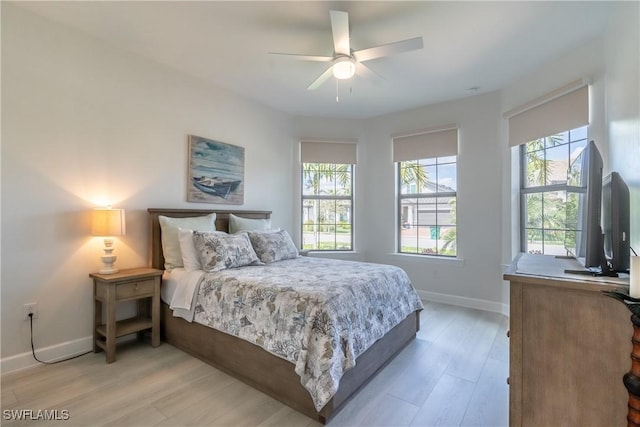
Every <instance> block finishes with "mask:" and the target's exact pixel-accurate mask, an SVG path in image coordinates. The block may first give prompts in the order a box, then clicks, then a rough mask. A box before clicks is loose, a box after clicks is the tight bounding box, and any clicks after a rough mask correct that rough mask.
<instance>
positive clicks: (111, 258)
mask: <svg viewBox="0 0 640 427" xmlns="http://www.w3.org/2000/svg"><path fill="white" fill-rule="evenodd" d="M105 252H106V250H105ZM100 259H101V260H102V263H103V264H104V267H103V268H102V269H101V270H99V271H98V273H100V274H113V273H117V272H118V271H120V270H118V269H117V268H116V267H114V265H113V264H114V263H115V262H116V259H118V257H117V256H115V255H103V256H101V257H100Z"/></svg>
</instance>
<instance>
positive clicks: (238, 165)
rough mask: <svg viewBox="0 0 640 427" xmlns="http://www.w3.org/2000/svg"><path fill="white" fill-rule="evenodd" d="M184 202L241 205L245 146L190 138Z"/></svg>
mask: <svg viewBox="0 0 640 427" xmlns="http://www.w3.org/2000/svg"><path fill="white" fill-rule="evenodd" d="M188 156H189V167H188V169H189V170H188V177H187V202H193V203H214V204H226V205H242V204H244V147H240V146H237V145H231V144H226V143H224V142H220V141H216V140H213V139H207V138H203V137H201V136H195V135H189V154H188Z"/></svg>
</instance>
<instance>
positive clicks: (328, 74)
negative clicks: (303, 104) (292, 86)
mask: <svg viewBox="0 0 640 427" xmlns="http://www.w3.org/2000/svg"><path fill="white" fill-rule="evenodd" d="M332 75H333V70H332V67H329V68H327V69H326V70H325V72H324V73H322V74H320V77H318V78H317V79H315V80H314V81H313V83H311V84H310V85H309V86H308V87H307V90H316V89H318V88H319V87H320V85H322V83H324V82H325V81H327V79H328V78H329V77H331V76H332Z"/></svg>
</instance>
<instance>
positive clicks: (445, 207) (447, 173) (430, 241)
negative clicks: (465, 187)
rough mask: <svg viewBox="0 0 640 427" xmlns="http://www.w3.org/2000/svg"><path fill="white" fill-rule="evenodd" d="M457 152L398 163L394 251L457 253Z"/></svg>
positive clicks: (429, 253) (421, 253)
mask: <svg viewBox="0 0 640 427" xmlns="http://www.w3.org/2000/svg"><path fill="white" fill-rule="evenodd" d="M456 160H457V156H445V157H434V158H429V159H420V160H408V161H402V162H399V163H398V186H399V188H398V194H399V197H398V205H399V213H398V219H399V222H400V223H399V239H398V252H399V253H405V254H419V255H439V256H450V257H455V256H457V232H456V200H457V192H456V188H457V178H456V175H457V174H456Z"/></svg>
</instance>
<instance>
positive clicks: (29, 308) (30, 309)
mask: <svg viewBox="0 0 640 427" xmlns="http://www.w3.org/2000/svg"><path fill="white" fill-rule="evenodd" d="M22 313H23V315H24V316H23V317H24V320H29V315H30V314H33V318H34V319H37V318H38V303H37V302H30V303H29V304H25V305H24V307H23V310H22Z"/></svg>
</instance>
